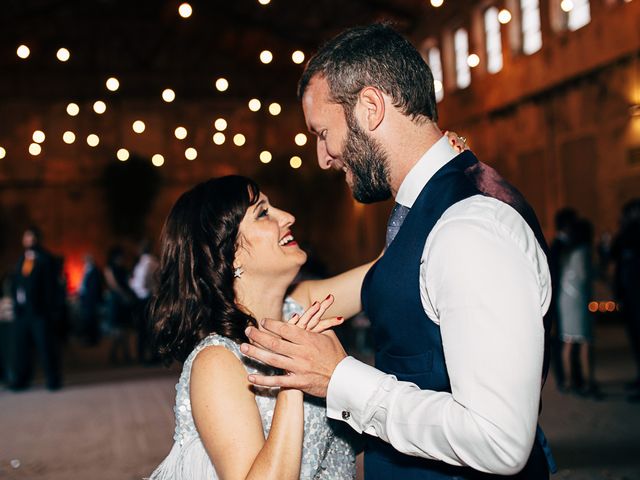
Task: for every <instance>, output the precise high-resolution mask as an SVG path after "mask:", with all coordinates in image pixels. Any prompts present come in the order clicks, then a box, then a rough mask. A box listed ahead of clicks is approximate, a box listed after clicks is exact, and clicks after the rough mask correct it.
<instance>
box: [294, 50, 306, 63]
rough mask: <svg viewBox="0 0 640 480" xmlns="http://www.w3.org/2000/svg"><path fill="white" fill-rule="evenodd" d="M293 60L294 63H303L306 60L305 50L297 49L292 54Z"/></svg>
mask: <svg viewBox="0 0 640 480" xmlns="http://www.w3.org/2000/svg"><path fill="white" fill-rule="evenodd" d="M291 60H293V63H297V64H301V63H302V62H304V52H303V51H302V50H296V51H295V52H293V53H292V54H291Z"/></svg>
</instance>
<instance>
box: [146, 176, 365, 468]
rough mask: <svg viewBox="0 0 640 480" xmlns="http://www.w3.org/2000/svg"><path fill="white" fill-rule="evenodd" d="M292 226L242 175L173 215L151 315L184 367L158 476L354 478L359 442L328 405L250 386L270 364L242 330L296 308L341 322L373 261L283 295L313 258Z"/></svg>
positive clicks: (198, 192)
mask: <svg viewBox="0 0 640 480" xmlns="http://www.w3.org/2000/svg"><path fill="white" fill-rule="evenodd" d="M294 221H295V219H294V217H293V216H292V215H290V214H289V213H286V212H284V211H282V210H279V209H277V208H275V207H273V206H271V205H270V204H269V200H268V198H267V197H266V196H265V195H264V194H263V193H261V192H260V191H259V189H258V186H257V185H256V184H255V183H254V182H252V181H251V180H249V179H247V178H243V177H239V176H229V177H223V178H218V179H213V180H209V181H207V182H204V183H202V184H200V185H197V186H196V187H194V188H193V189H192V190H190V191H188V192H186V193H185V194H183V195H182V196H181V197H180V198H179V199H178V201H177V202H176V204H175V205H174V207H173V209H172V211H171V213H170V214H169V217H168V219H167V221H166V224H165V227H164V231H163V236H162V258H161V267H160V288H159V291H158V294H157V295H156V297H155V298H154V299H153V301H152V305H151V315H152V318H153V320H154V322H155V324H154V335H155V337H156V340H157V343H158V345H159V347H160V353H161V355H163V356H164V358H165V359H169V360H172V359H175V360H178V361H182V362H184V366H183V371H182V375H181V377H180V381H179V383H178V385H177V386H176V389H177V396H176V407H175V413H176V429H175V435H174V440H175V444H174V446H173V448H172V450H171V452H170V454H169V456H168V457H167V458H166V459H165V460H164V462H163V463H162V464H161V465H160V466H159V467H158V468H157V469H156V471H155V472H154V473H153V474H152V476H151V479H153V480H160V479H163V480H164V479H172V480H180V479H201V478H202V479H205V478H206V479H215V478H225V479H236V478H238V479H244V478H260V479H279V480H280V479H294V478H295V479H297V478H309V479H311V478H326V479H345V478H353V477H354V476H355V453H354V449H353V448H352V447H351V446H350V445H349V443H348V442H347V441H346V440H345V438H343V436H342V434H341V433H340V432H339V431H338V427H337V426H335V427H334V426H333V425H329V423H328V420H327V419H326V415H325V407H324V404H323V403H321V402H319V401H317V402H314V401H312V400H306V399H303V394H302V392H300V391H297V390H281V391H273V390H256V389H254V388H252V387H251V386H250V384H249V383H248V381H247V373H255V372H257V371H261V372H265V371H266V372H273V370H270V369H269V368H268V367H266V366H263V365H259V364H257V363H256V362H254V361H252V360H250V359H248V358H245V357H244V356H243V355H242V354H241V353H240V349H239V344H240V343H242V342H243V341H246V336H245V334H244V330H245V328H246V327H247V326H249V325H253V326H256V325H257V321H256V320H259V319H262V318H281V319H283V320H285V321H287V320H290V317H291V315H292V314H297V315H295V316H294V317H293V319H292V320H291V321H293V322H295V323H296V324H297V325H299V326H300V327H301V328H309V329H313V330H315V331H322V330H324V329H326V328H330V327H332V326H335V325H337V324H339V323H341V322H342V318H327V319H324V320H321V318H322V317H325V316H326V314H325V312H326V311H327V310H328V309H329V307H330V306H331V310H332V311H334V312H338V313H340V315H342V316H344V317H349V316H352V315H354V314H356V313H357V312H358V311H359V310H360V299H359V293H358V292H359V289H360V286H361V283H362V279H363V277H364V275H365V273H366V271H367V269H368V265H365V266H362V267H359V268H356V269H354V270H351V271H349V272H346V273H344V274H342V275H339V276H337V277H334V278H331V279H328V280H318V281H308V282H302V283H301V284H299V285H298V286H297V287H296V288H295V289H294V290H293V291H292V293H291V295H290V296H286V292H287V289H288V288H289V286H290V284H291V282H292V281H293V279H294V277H295V276H296V274H297V273H298V271H299V269H300V267H301V266H302V265H303V264H304V262H305V260H306V254H305V252H303V251H302V250H301V249H300V248H299V247H298V244H297V243H296V242H295V239H294V237H293V234H292V233H291V226H292V225H293V223H294ZM329 292H340V295H336V298H335V299H334V298H333V297H332V296H331V295H328V293H329ZM314 298H324V300H323V301H322V302H314V303H313V304H312V303H311V299H314ZM305 310H306V312H305ZM303 312H304V313H303Z"/></svg>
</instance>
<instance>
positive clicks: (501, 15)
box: [498, 8, 511, 25]
mask: <svg viewBox="0 0 640 480" xmlns="http://www.w3.org/2000/svg"><path fill="white" fill-rule="evenodd" d="M498 21H499V22H500V23H501V24H502V25H506V24H507V23H509V22H510V21H511V12H510V11H509V10H507V9H506V8H503V9H502V10H500V12H498Z"/></svg>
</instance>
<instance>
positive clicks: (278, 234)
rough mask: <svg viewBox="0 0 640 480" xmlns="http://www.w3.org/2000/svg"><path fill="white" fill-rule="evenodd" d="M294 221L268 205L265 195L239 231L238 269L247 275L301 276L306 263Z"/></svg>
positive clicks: (287, 214)
mask: <svg viewBox="0 0 640 480" xmlns="http://www.w3.org/2000/svg"><path fill="white" fill-rule="evenodd" d="M295 220H296V219H295V217H294V216H293V215H291V214H290V213H288V212H285V211H283V210H280V209H278V208H275V207H274V206H272V205H270V204H269V199H268V198H267V196H266V195H265V194H264V193H260V197H259V198H258V201H257V202H256V203H255V205H251V206H250V207H249V208H248V209H247V212H246V213H245V216H244V218H243V219H242V222H241V223H240V228H239V235H238V236H239V238H238V248H237V251H236V259H235V262H234V263H235V264H236V266H240V267H242V270H243V271H244V275H252V276H253V275H260V276H273V275H279V274H283V273H290V272H293V275H295V273H297V272H298V270H299V269H300V267H301V266H302V265H304V262H305V261H306V260H307V254H306V253H305V252H304V251H303V250H301V249H300V247H299V246H298V243H297V242H296V241H295V239H294V237H293V234H292V232H291V226H292V225H293V224H294V223H295Z"/></svg>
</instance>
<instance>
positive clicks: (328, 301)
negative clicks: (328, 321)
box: [305, 294, 333, 330]
mask: <svg viewBox="0 0 640 480" xmlns="http://www.w3.org/2000/svg"><path fill="white" fill-rule="evenodd" d="M331 305H333V295H331V294H329V295H327V298H325V299H324V300H323V301H322V302H320V306H319V307H320V308H318V311H317V312H316V314H315V315H314V316H313V317H311V318H310V319H309V322H307V325H306V327H305V328H306V329H307V330H313V329H314V328H315V327H316V326H317V325H318V324H319V323H320V321H321V320H322V316H323V315H324V314H325V312H326V311H327V310H328V308H329V307H330V306H331Z"/></svg>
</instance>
